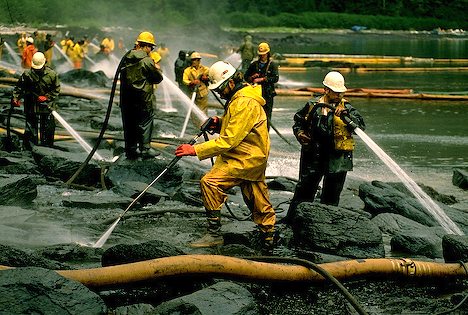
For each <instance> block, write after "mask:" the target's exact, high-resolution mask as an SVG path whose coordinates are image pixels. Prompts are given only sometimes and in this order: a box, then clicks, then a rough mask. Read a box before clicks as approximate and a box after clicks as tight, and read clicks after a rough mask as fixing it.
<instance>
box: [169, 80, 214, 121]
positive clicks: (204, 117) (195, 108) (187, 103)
mask: <svg viewBox="0 0 468 315" xmlns="http://www.w3.org/2000/svg"><path fill="white" fill-rule="evenodd" d="M163 77H164V80H163V81H162V82H161V84H164V85H166V86H167V89H168V90H169V92H170V93H172V94H174V95H176V96H177V97H178V98H179V99H180V100H181V101H182V104H183V105H184V106H185V107H186V108H187V110H189V109H190V110H191V111H192V112H193V114H195V115H196V116H197V118H199V119H200V121H205V120H207V119H208V116H207V115H206V114H205V113H204V112H203V111H202V110H201V109H200V108H199V107H198V106H197V105H195V104H194V103H193V102H192V101H191V100H190V98H189V97H188V96H187V95H185V93H184V92H182V90H181V89H179V87H178V86H177V85H176V84H175V83H174V82H173V81H172V80H171V79H169V78H168V77H167V76H166V75H165V74H163Z"/></svg>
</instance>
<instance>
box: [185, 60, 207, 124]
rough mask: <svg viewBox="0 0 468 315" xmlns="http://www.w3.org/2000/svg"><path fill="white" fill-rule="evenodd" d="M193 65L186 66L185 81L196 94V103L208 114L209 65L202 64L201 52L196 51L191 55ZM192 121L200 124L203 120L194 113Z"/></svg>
mask: <svg viewBox="0 0 468 315" xmlns="http://www.w3.org/2000/svg"><path fill="white" fill-rule="evenodd" d="M190 60H191V63H192V64H191V66H190V67H187V68H185V70H184V74H183V82H184V84H185V85H186V86H188V87H189V89H190V95H192V97H193V93H195V94H196V97H195V104H196V105H197V106H198V107H199V108H200V109H201V110H202V111H203V112H204V113H205V114H206V113H207V112H208V88H207V83H208V70H209V69H208V67H207V66H204V65H202V64H201V55H200V53H198V52H196V51H194V52H193V53H192V54H191V55H190ZM192 121H194V122H195V123H197V124H198V125H199V126H201V124H202V123H203V121H199V119H197V118H196V116H195V115H192Z"/></svg>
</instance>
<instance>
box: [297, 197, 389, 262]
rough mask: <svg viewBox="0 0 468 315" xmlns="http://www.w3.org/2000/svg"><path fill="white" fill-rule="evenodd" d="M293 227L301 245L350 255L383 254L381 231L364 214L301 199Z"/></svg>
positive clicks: (377, 255) (340, 254)
mask: <svg viewBox="0 0 468 315" xmlns="http://www.w3.org/2000/svg"><path fill="white" fill-rule="evenodd" d="M292 229H293V232H294V240H295V242H296V243H297V244H298V245H299V246H300V247H302V248H305V249H309V250H314V251H319V252H323V253H328V254H333V255H338V256H345V257H352V258H366V257H384V256H385V251H384V247H383V240H382V234H381V232H380V230H379V228H378V227H377V226H376V225H375V224H374V223H372V222H371V221H370V220H369V219H368V218H367V217H366V216H364V215H362V214H359V213H356V212H353V211H350V210H347V209H343V208H340V207H334V206H326V205H323V204H319V203H308V202H304V203H301V204H299V205H298V207H297V215H296V217H295V218H294V220H293V223H292Z"/></svg>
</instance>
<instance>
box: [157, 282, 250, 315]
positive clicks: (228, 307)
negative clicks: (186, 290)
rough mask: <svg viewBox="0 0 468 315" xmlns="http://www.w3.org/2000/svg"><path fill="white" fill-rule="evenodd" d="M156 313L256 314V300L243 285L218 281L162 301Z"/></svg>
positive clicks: (202, 314)
mask: <svg viewBox="0 0 468 315" xmlns="http://www.w3.org/2000/svg"><path fill="white" fill-rule="evenodd" d="M155 312H156V313H157V314H161V315H164V314H167V315H169V314H199V315H208V314H223V315H234V314H236V315H241V314H242V315H249V314H252V315H254V314H258V313H259V311H258V308H257V305H256V301H255V299H254V298H253V296H252V294H251V293H250V292H249V291H248V290H247V289H245V288H244V287H242V286H240V285H238V284H235V283H231V282H218V283H216V284H214V285H212V286H210V287H207V288H205V289H203V290H200V291H197V292H194V293H192V294H190V295H186V296H182V297H180V298H177V299H174V300H171V301H168V302H164V303H162V304H160V305H158V307H156V309H155Z"/></svg>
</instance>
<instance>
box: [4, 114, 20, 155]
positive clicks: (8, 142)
mask: <svg viewBox="0 0 468 315" xmlns="http://www.w3.org/2000/svg"><path fill="white" fill-rule="evenodd" d="M0 123H2V124H5V122H2V117H1V116H0ZM0 150H1V151H7V152H11V151H19V150H21V142H20V139H19V137H18V136H17V135H15V134H12V135H11V136H10V138H8V137H7V135H6V134H5V135H0Z"/></svg>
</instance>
